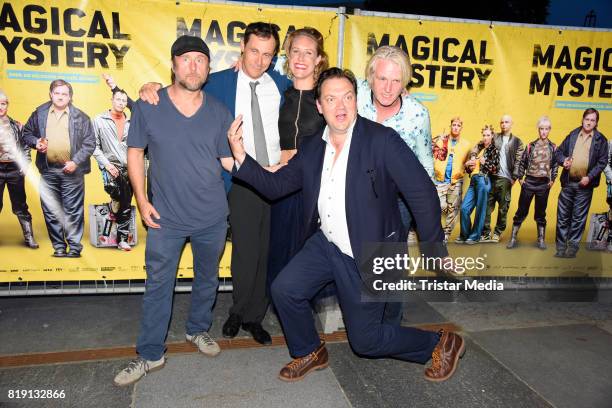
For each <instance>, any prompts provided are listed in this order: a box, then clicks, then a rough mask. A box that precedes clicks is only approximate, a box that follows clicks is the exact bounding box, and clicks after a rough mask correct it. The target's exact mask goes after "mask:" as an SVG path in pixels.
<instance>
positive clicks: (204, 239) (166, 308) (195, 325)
mask: <svg viewBox="0 0 612 408" xmlns="http://www.w3.org/2000/svg"><path fill="white" fill-rule="evenodd" d="M226 232H227V221H226V220H225V219H223V220H220V221H219V222H217V223H216V224H213V225H211V226H210V227H208V228H205V229H203V230H201V231H198V232H195V233H188V232H185V231H179V230H173V229H170V228H167V227H162V228H160V229H155V228H149V230H148V231H147V247H146V250H145V263H146V265H147V283H146V286H145V293H144V296H143V298H142V320H141V324H140V335H139V336H138V341H137V343H136V352H137V353H138V354H139V355H140V356H141V357H143V358H145V359H147V360H151V361H156V360H159V359H160V358H162V356H163V355H164V350H165V345H164V342H165V340H166V335H167V334H168V325H169V323H170V317H171V315H172V298H173V295H174V282H175V278H176V269H177V267H178V263H179V259H180V257H181V252H182V251H183V247H184V246H185V242H186V241H187V238H189V239H190V241H191V250H192V252H193V285H192V290H191V306H190V309H189V318H188V319H187V324H186V327H185V329H186V331H187V334H189V335H192V334H195V333H198V332H202V331H208V329H209V328H210V325H211V324H212V307H213V304H214V303H215V299H216V297H217V287H218V286H219V277H218V276H219V257H220V256H221V252H222V251H223V247H224V246H225V234H226Z"/></svg>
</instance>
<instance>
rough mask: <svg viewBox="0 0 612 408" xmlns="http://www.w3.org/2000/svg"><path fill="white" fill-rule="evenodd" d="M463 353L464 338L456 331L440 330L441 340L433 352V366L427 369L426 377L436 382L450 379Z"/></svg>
mask: <svg viewBox="0 0 612 408" xmlns="http://www.w3.org/2000/svg"><path fill="white" fill-rule="evenodd" d="M463 353H465V342H464V341H463V338H462V337H461V336H460V335H458V334H456V333H453V332H447V331H445V330H440V341H439V342H438V344H437V345H436V347H435V348H434V351H433V353H431V360H432V361H431V367H428V368H426V369H425V379H426V380H429V381H435V382H441V381H446V380H448V379H449V378H450V377H451V376H452V375H453V374H454V373H455V370H456V369H457V365H458V363H459V359H460V358H461V357H463Z"/></svg>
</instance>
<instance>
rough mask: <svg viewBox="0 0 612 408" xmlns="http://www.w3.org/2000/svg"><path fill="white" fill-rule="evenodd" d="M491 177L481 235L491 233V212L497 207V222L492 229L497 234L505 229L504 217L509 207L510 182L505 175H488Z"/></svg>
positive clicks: (506, 215) (505, 217)
mask: <svg viewBox="0 0 612 408" xmlns="http://www.w3.org/2000/svg"><path fill="white" fill-rule="evenodd" d="M489 177H490V178H491V191H490V192H489V199H488V202H487V214H486V216H485V220H484V227H483V229H482V235H488V234H489V233H491V213H492V212H493V210H494V209H495V203H497V204H498V207H497V223H496V224H495V230H494V231H493V232H494V233H495V234H497V235H501V233H502V232H504V231H505V230H506V219H507V217H508V208H510V200H511V193H512V183H511V182H510V180H508V179H507V178H505V177H500V176H489Z"/></svg>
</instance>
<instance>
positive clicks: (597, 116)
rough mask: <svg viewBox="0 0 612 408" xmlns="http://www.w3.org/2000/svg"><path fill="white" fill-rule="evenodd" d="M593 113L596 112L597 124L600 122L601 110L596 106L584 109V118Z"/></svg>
mask: <svg viewBox="0 0 612 408" xmlns="http://www.w3.org/2000/svg"><path fill="white" fill-rule="evenodd" d="M591 113H594V114H595V118H596V120H595V124H598V123H599V111H598V110H597V109H595V108H588V109H587V110H585V111H584V113H583V114H582V119H584V118H586V115H590V114H591Z"/></svg>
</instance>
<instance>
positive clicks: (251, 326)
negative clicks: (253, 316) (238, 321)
mask: <svg viewBox="0 0 612 408" xmlns="http://www.w3.org/2000/svg"><path fill="white" fill-rule="evenodd" d="M242 329H243V330H246V331H248V332H249V333H251V336H253V339H254V340H255V341H256V342H258V343H259V344H264V345H267V344H272V337H270V333H268V332H267V331H265V330H264V328H263V327H261V324H260V323H242Z"/></svg>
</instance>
